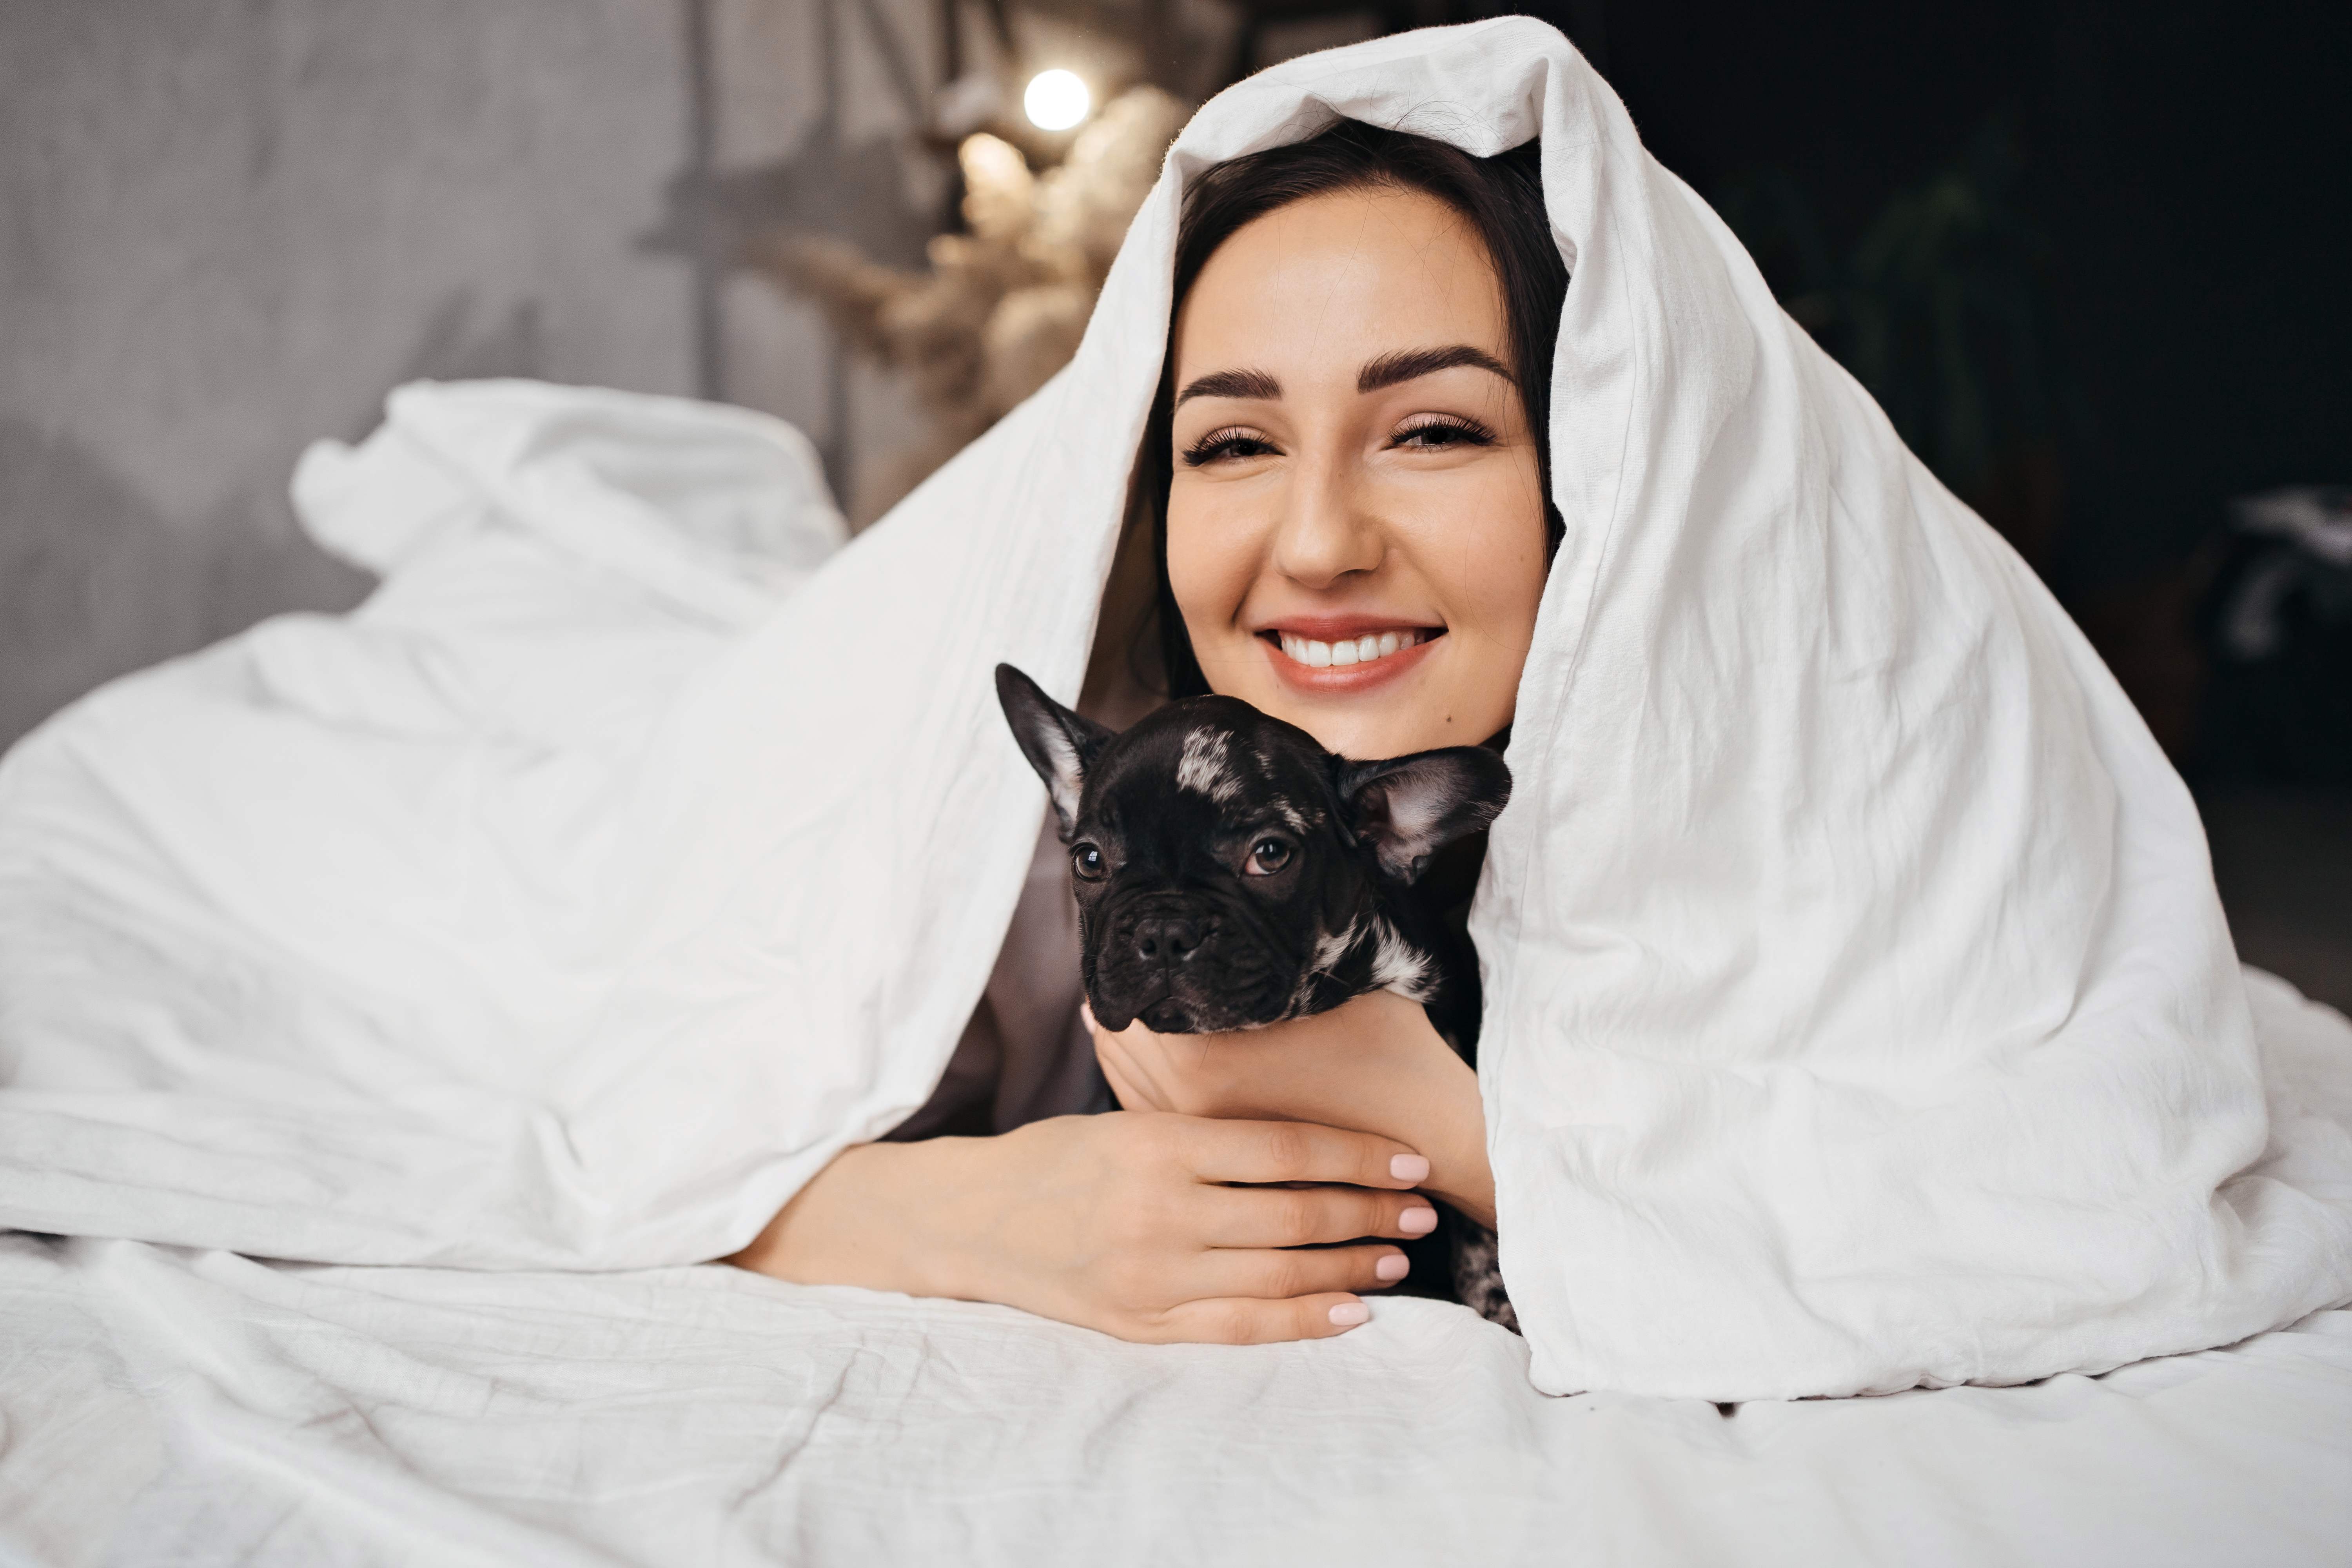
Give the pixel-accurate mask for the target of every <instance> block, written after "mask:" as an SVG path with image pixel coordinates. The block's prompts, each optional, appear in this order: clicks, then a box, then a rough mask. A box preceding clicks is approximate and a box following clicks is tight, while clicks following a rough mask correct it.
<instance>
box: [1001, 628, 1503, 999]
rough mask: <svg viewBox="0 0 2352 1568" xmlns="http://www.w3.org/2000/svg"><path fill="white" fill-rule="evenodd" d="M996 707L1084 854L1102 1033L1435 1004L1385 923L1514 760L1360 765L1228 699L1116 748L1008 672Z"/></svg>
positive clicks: (1413, 956)
mask: <svg viewBox="0 0 2352 1568" xmlns="http://www.w3.org/2000/svg"><path fill="white" fill-rule="evenodd" d="M996 691H997V696H998V698H999V700H1001V701H1002V702H1003V705H1004V715H1005V718H1006V719H1007V720H1009V721H1011V723H1012V725H1013V736H1014V738H1015V739H1016V740H1018V741H1019V742H1020V744H1021V751H1022V753H1023V754H1024V756H1026V757H1027V758H1028V759H1029V763H1030V765H1031V766H1033V767H1034V768H1035V769H1036V770H1037V773H1038V776H1039V777H1041V778H1043V779H1044V780H1045V789H1046V793H1047V794H1048V795H1051V796H1052V797H1053V803H1054V813H1055V817H1056V819H1057V820H1058V822H1059V824H1060V826H1061V834H1062V841H1063V842H1064V843H1066V844H1067V845H1068V846H1069V847H1070V871H1071V877H1072V881H1073V886H1074V888H1075V889H1076V894H1077V902H1078V923H1079V931H1080V937H1081V942H1082V945H1083V952H1084V957H1083V960H1082V962H1083V965H1084V975H1085V982H1086V989H1087V1001H1088V1002H1089V1003H1090V1004H1091V1005H1093V1007H1094V1012H1095V1016H1096V1017H1097V1019H1098V1020H1099V1021H1100V1022H1101V1023H1102V1025H1103V1026H1105V1027H1106V1028H1111V1029H1123V1028H1125V1027H1127V1026H1128V1025H1129V1023H1130V1022H1132V1021H1133V1020H1135V1019H1137V1018H1141V1019H1142V1020H1143V1021H1144V1023H1145V1024H1147V1025H1148V1026H1150V1027H1151V1028H1153V1029H1156V1030H1159V1031H1160V1032H1161V1033H1163V1034H1189V1033H1202V1032H1210V1031H1216V1030H1224V1029H1245V1028H1254V1027H1257V1026H1262V1025H1265V1024H1271V1023H1275V1022H1277V1021H1279V1020H1281V1019H1284V1018H1292V1017H1298V1016H1304V1015H1306V1014H1309V1013H1318V1012H1322V1011H1324V1010H1325V1009H1327V1008H1329V1007H1334V1006H1337V1005H1339V1003H1340V1002H1342V1001H1344V1000H1346V999H1347V998H1348V997H1349V996H1351V995H1354V994H1357V993H1359V992H1361V991H1367V990H1376V989H1382V988H1386V989H1390V990H1395V991H1400V992H1402V993H1403V994H1407V995H1410V996H1414V997H1415V998H1416V999H1418V1000H1426V999H1427V994H1428V990H1429V987H1430V985H1431V984H1432V982H1433V975H1432V974H1431V973H1430V959H1429V956H1428V955H1427V954H1425V953H1423V952H1418V951H1416V950H1415V949H1413V948H1412V945H1411V944H1410V943H1409V942H1407V941H1406V939H1405V937H1404V936H1403V934H1402V932H1400V931H1398V929H1397V928H1396V925H1395V924H1394V923H1393V922H1392V921H1391V919H1390V918H1389V917H1388V916H1387V915H1386V914H1385V913H1384V910H1385V909H1386V908H1388V907H1390V906H1389V899H1390V896H1391V895H1392V894H1393V892H1394V891H1395V890H1396V889H1401V888H1403V887H1406V886H1409V885H1410V884H1411V883H1412V880H1413V879H1415V878H1416V877H1418V876H1419V875H1420V874H1421V870H1422V868H1423V865H1425V864H1426V863H1427V861H1428V859H1429V857H1430V856H1431V855H1432V854H1433V853H1434V852H1435V851H1436V850H1438V849H1439V848H1442V847H1444V846H1445V845H1446V844H1448V843H1450V842H1452V841H1453V840H1454V839H1456V838H1459V837H1462V836H1463V835H1464V834H1466V833H1471V832H1475V831H1476V830H1477V829H1479V828H1482V827H1484V826H1486V825H1487V824H1488V823H1490V822H1492V821H1493V820H1494V819H1495V816H1496V814H1497V813H1498V812H1500V811H1501V810H1502V809H1503V806H1504V804H1505V803H1506V802H1507V801H1508V800H1509V799H1510V795H1511V775H1510V771H1509V770H1508V769H1507V768H1506V767H1505V766H1504V765H1503V761H1502V759H1501V758H1500V757H1497V756H1496V755H1495V754H1494V753H1493V752H1487V751H1484V750H1481V749H1479V748H1477V747H1473V746H1455V747H1449V748H1447V749H1445V750H1444V751H1436V752H1416V753H1415V754H1413V755H1412V756H1409V757H1397V758H1394V759H1391V760H1390V761H1387V762H1371V763H1357V762H1349V761H1348V760H1346V759H1345V758H1342V757H1337V756H1334V755H1333V754H1332V753H1330V752H1327V751H1325V750H1324V749H1323V748H1322V747H1321V746H1319V745H1318V744H1317V743H1316V742H1315V740H1314V738H1313V737H1311V736H1309V735H1308V734H1307V732H1306V731H1303V730H1300V729H1298V728H1297V727H1296V726H1294V725H1290V724H1286V723H1284V722H1282V721H1280V720H1278V719H1271V718H1268V717H1267V716H1266V715H1265V714H1264V713H1261V712H1259V711H1258V710H1256V709H1255V708H1253V707H1251V706H1250V705H1249V704H1248V703H1246V702H1243V701H1241V700H1237V699H1234V698H1231V697H1196V698H1191V699H1188V700H1184V701H1181V702H1172V703H1170V704H1169V705H1168V706H1167V707H1165V708H1162V709H1160V710H1158V711H1157V712H1155V713H1153V714H1151V715H1150V717H1149V718H1147V719H1145V720H1143V721H1141V722H1139V723H1138V724H1137V725H1135V727H1134V728H1132V729H1130V730H1127V731H1123V732H1119V733H1113V732H1112V731H1108V730H1106V729H1105V728H1103V727H1102V726H1101V725H1099V724H1097V723H1095V722H1093V721H1091V720H1088V719H1085V718H1082V717H1081V716H1079V715H1078V714H1076V713H1074V712H1072V711H1071V710H1069V709H1067V708H1065V707H1063V706H1062V705H1061V704H1060V703H1058V702H1055V700H1053V699H1052V698H1050V697H1047V696H1046V695H1045V692H1043V691H1041V690H1039V689H1038V688H1037V685H1036V683H1035V682H1034V681H1033V680H1031V679H1029V678H1028V677H1027V676H1025V675H1024V674H1022V673H1021V672H1020V671H1019V670H1017V669H1015V668H1013V667H1012V666H1011V665H1003V664H1001V665H999V666H997V667H996Z"/></svg>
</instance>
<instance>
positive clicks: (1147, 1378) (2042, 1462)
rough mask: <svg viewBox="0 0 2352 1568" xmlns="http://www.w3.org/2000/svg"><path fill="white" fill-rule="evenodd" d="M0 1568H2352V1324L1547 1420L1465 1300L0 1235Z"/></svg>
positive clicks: (1497, 1334)
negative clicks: (1038, 1293) (1867, 1387)
mask: <svg viewBox="0 0 2352 1568" xmlns="http://www.w3.org/2000/svg"><path fill="white" fill-rule="evenodd" d="M0 1324H5V1329H0V1418H4V1419H5V1428H6V1430H5V1443H0V1563H5V1564H9V1565H10V1568H15V1564H16V1563H25V1564H34V1563H38V1564H42V1565H44V1568H83V1565H92V1568H95V1565H97V1564H101V1563H115V1564H126V1565H128V1564H150V1563H176V1564H184V1565H186V1568H207V1565H211V1564H223V1565H226V1564H230V1563H236V1564H246V1565H251V1568H272V1565H281V1564H282V1565H284V1568H337V1565H341V1564H354V1565H356V1564H368V1565H371V1568H378V1565H391V1564H410V1563H414V1564H418V1565H420V1568H465V1565H470V1564H486V1565H487V1564H499V1565H501V1568H516V1565H518V1564H551V1565H553V1564H562V1565H572V1564H578V1565H582V1568H587V1565H591V1564H594V1565H599V1568H611V1565H613V1564H619V1563H640V1564H646V1565H647V1568H672V1565H676V1564H685V1563H692V1564H697V1565H698V1568H722V1565H738V1564H751V1563H779V1564H782V1563H792V1564H795V1565H799V1568H826V1565H839V1568H869V1565H872V1564H878V1563H909V1564H913V1563H924V1564H929V1563H943V1564H944V1563H954V1564H970V1565H972V1568H985V1565H992V1564H1001V1565H1003V1568H1053V1565H1055V1564H1065V1563H1066V1564H1073V1565H1075V1564H1099V1563H1121V1564H1129V1563H1136V1564H1140V1563H1165V1564H1170V1565H1177V1564H1182V1565H1188V1568H1189V1565H1192V1564H1202V1563H1217V1564H1233V1565H1236V1568H1239V1565H1246V1564H1265V1565H1267V1568H1322V1565H1326V1564H1328V1565H1332V1568H1338V1565H1341V1564H1346V1565H1350V1568H1385V1565H1390V1564H1394V1565H1398V1568H1407V1565H1410V1568H1423V1565H1426V1564H1431V1563H1465V1564H1477V1565H1479V1568H1511V1565H1514V1564H1521V1563H1528V1564H1534V1563H1546V1564H1557V1563H1572V1564H1584V1563H1593V1564H1604V1563H1605V1564H1612V1565H1618V1568H1625V1565H1638V1564H1660V1565H1668V1564H1671V1565H1673V1568H1708V1565H1711V1564H1740V1565H1743V1568H1745V1565H1756V1564H1771V1563H1785V1564H1789V1565H1790V1568H1818V1565H1820V1564H1823V1563H1901V1564H1905V1565H1906V1568H1938V1565H1944V1564H1980V1565H1989V1564H2003V1565H2024V1564H2037V1563H2042V1564H2050V1565H2052V1568H2090V1565H2096V1564H2109V1563H2112V1564H2116V1565H2118V1568H2120V1565H2124V1564H2129V1565H2130V1568H2176V1565H2177V1568H2213V1565H2214V1564H2220V1563H2247V1564H2255V1563H2259V1564H2262V1565H2263V1568H2337V1565H2340V1564H2341V1563H2343V1561H2344V1551H2345V1542H2347V1540H2352V1487H2347V1485H2346V1483H2345V1478H2346V1476H2347V1473H2352V1312H2330V1313H2323V1314H2320V1315H2318V1316H2316V1317H2315V1318H2312V1319H2310V1320H2308V1321H2305V1322H2303V1323H2301V1324H2299V1325H2297V1326H2296V1327H2295V1328H2294V1329H2291V1330H2288V1331H2281V1332H2275V1333H2270V1334H2265V1335H2263V1336H2262V1337H2261V1338H2259V1339H2256V1340H2253V1341H2251V1342H2247V1343H2244V1344H2241V1345H2238V1346H2235V1347H2232V1348H2231V1349H2227V1350H2217V1351H2210V1352H2203V1353H2200V1354H2194V1355H2188V1356H2182V1357H2179V1358H2175V1359H2172V1360H2168V1361H2161V1362H2153V1363H2142V1364H2139V1365H2137V1366H2131V1367H2126V1368H2125V1369H2123V1370H2121V1371H2118V1372H2116V1373H2109V1374H2108V1375H2106V1376H2105V1377H2101V1378H2088V1377H2082V1376H2074V1375H2068V1376H2063V1377H2058V1378H2053V1379H2052V1380H2051V1381H2050V1382H2048V1383H2046V1384H2039V1385H2036V1386H2032V1387H2021V1388H1998V1389H1990V1388H1958V1389H1947V1390H1942V1391H1937V1392H1928V1391H1924V1390H1922V1391H1914V1392H1912V1393H1907V1394H1893V1395H1889V1396H1886V1397H1884V1398H1877V1399H1862V1400H1846V1401H1828V1402H1822V1401H1811V1402H1798V1403H1790V1404H1772V1403H1751V1404H1748V1405H1739V1406H1738V1407H1737V1409H1736V1411H1735V1412H1733V1413H1731V1414H1724V1413H1722V1412H1719V1411H1718V1410H1717V1407H1716V1406H1715V1405H1709V1404H1706V1403H1704V1402H1701V1401H1696V1400H1667V1399H1651V1398H1639V1397H1634V1396H1631V1395H1623V1394H1586V1395H1581V1396H1578V1397H1574V1398H1569V1399H1553V1398H1548V1397H1546V1396H1544V1395H1542V1394H1538V1393H1536V1392H1535V1390H1534V1389H1533V1388H1531V1387H1530V1386H1529V1385H1528V1375H1527V1348H1526V1346H1525V1344H1524V1343H1523V1342H1520V1341H1518V1340H1516V1339H1514V1338H1513V1337H1512V1336H1511V1335H1509V1334H1507V1333H1506V1332H1504V1331H1502V1330H1500V1329H1496V1328H1494V1327H1492V1326H1491V1325H1488V1324H1486V1323H1484V1322H1481V1321H1478V1320H1476V1319H1475V1318H1473V1317H1472V1316H1471V1315H1470V1314H1469V1313H1467V1312H1466V1311H1465V1310H1462V1309H1460V1308H1456V1307H1451V1306H1443V1305H1439V1304H1436V1303H1433V1302H1426V1301H1399V1302H1393V1303H1390V1304H1387V1305H1384V1306H1383V1307H1382V1308H1381V1312H1380V1316H1379V1318H1378V1319H1377V1320H1376V1321H1374V1322H1373V1323H1371V1324H1370V1325H1369V1326H1368V1327H1367V1328H1365V1329H1363V1330H1361V1331H1358V1332H1356V1333H1353V1334H1349V1335H1346V1336H1344V1337H1342V1338H1340V1339H1338V1340H1332V1341H1327V1342H1318V1343H1312V1344H1298V1345H1286V1346H1272V1347H1265V1348H1251V1349H1227V1348H1222V1347H1175V1348H1160V1347H1148V1348H1144V1347H1136V1346H1130V1345H1123V1344H1120V1343H1118V1342H1116V1341H1112V1340H1109V1339H1106V1338H1104V1337H1102V1336H1100V1335H1097V1334H1093V1333H1089V1332H1087V1331H1083V1330H1077V1329H1070V1328H1066V1327H1063V1326H1062V1325H1060V1324H1056V1323H1051V1322H1046V1321H1043V1320H1040V1319H1035V1318H1031V1317H1028V1316H1026V1315H1024V1314H1022V1313H1019V1312H1014V1311H1011V1310H1005V1309H1002V1308H993V1307H983V1306H971V1305H963V1304H960V1303H952V1302H924V1301H915V1300H908V1299H906V1298H903V1297H895V1296H874V1295H867V1294H866V1293H864V1292H860V1291H854V1290H825V1289H796V1288H793V1287H790V1286H784V1285H779V1284H777V1283H775V1282H774V1281H772V1280H767V1279H759V1278H756V1277H753V1276H748V1275H744V1274H741V1273H739V1272H737V1271H735V1270H731V1269H728V1268H720V1267H715V1266H711V1267H704V1268H681V1269H661V1270H653V1271H648V1272H645V1273H630V1274H614V1275H604V1276H594V1275H577V1274H544V1273H524V1274H504V1275H499V1274H478V1273H467V1272H463V1271H459V1270H454V1269H418V1268H333V1267H306V1266H298V1265H286V1264H279V1265H269V1264H263V1263H257V1262H253V1261H251V1260H248V1259H246V1258H237V1257H236V1256H234V1255H231V1254H227V1253H219V1252H213V1253H187V1252H181V1251H176V1250H173V1249H169V1248H162V1247H149V1246H145V1245H142V1244H141V1243H136V1242H89V1241H84V1242H75V1243H70V1244H57V1245H47V1244H42V1243H39V1242H36V1241H33V1240H31V1239H29V1238H25V1237H15V1238H8V1237H0Z"/></svg>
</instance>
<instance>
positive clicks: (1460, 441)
mask: <svg viewBox="0 0 2352 1568" xmlns="http://www.w3.org/2000/svg"><path fill="white" fill-rule="evenodd" d="M1494 439H1495V437H1493V435H1491V434H1490V433H1489V432H1488V431H1487V430H1486V427H1485V426H1481V425H1474V424H1472V423H1471V422H1470V421H1469V420H1466V419H1453V418H1436V419H1430V420H1426V421H1424V422H1423V423H1421V424H1418V425H1408V426H1405V427H1404V428H1403V429H1402V430H1400V431H1398V432H1397V435H1396V445H1398V446H1400V447H1411V448H1414V449H1417V450H1420V451H1423V452H1437V451H1443V450H1444V449H1445V448H1446V447H1485V446H1490V445H1492V444H1493V442H1494Z"/></svg>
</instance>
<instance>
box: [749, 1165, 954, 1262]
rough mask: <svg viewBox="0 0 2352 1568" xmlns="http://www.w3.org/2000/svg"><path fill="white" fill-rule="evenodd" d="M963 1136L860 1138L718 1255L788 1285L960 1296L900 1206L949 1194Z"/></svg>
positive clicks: (918, 1228)
mask: <svg viewBox="0 0 2352 1568" xmlns="http://www.w3.org/2000/svg"><path fill="white" fill-rule="evenodd" d="M966 1142H971V1141H970V1140H968V1139H961V1138H934V1139H929V1140H926V1141H924V1142H919V1143H860V1144H856V1145H855V1146H853V1147H851V1148H847V1149H845V1150H843V1151H842V1152H840V1153H839V1154H836V1155H835V1156H834V1158H833V1161H832V1163H829V1164H828V1165H826V1166H825V1167H824V1170H822V1171H819V1172H818V1173H816V1174H815V1175H814V1177H812V1178H811V1179H810V1181H809V1184H808V1185H806V1186H804V1187H803V1188H802V1189H801V1190H800V1191H799V1192H798V1193H797V1194H794V1195H793V1200H792V1201H791V1202H790V1203H788V1204H786V1205H784V1206H783V1207H782V1209H781V1210H779V1211H778V1212H777V1214H776V1217H775V1218H774V1219H772V1220H770V1221H769V1222H768V1226H767V1228H766V1229H764V1230H762V1231H761V1233H760V1235H759V1237H758V1238H757V1239H755V1240H754V1241H753V1242H752V1243H751V1246H749V1247H745V1248H744V1249H743V1250H742V1251H740V1252H739V1253H737V1254H735V1255H734V1256H733V1257H731V1258H728V1259H726V1261H728V1262H730V1263H732V1264H735V1265H736V1266H738V1267H739V1268H750V1269H752V1270H754V1271H756V1272H758V1273H761V1274H766V1275H771V1276H772V1277H774V1278H775V1279H788V1280H791V1281H792V1282H793V1284H796V1285H859V1286H863V1287H865V1288H866V1289H869V1290H898V1291H903V1292H905V1293H906V1294H908V1295H910V1296H951V1295H955V1294H957V1293H958V1292H957V1291H956V1290H955V1289H953V1281H952V1279H950V1276H951V1274H952V1269H951V1268H950V1267H947V1266H946V1265H947V1263H948V1260H947V1259H946V1258H943V1257H942V1256H941V1255H940V1251H939V1249H938V1248H937V1247H934V1246H932V1245H930V1244H929V1242H928V1241H927V1240H926V1238H925V1237H923V1235H922V1230H923V1227H921V1226H917V1225H910V1224H908V1217H909V1215H908V1200H909V1199H910V1198H911V1197H914V1196H915V1195H917V1194H921V1193H923V1192H925V1191H927V1190H928V1191H929V1192H930V1193H932V1194H934V1205H933V1206H934V1207H936V1194H938V1193H939V1192H940V1190H942V1188H943V1187H945V1188H948V1189H949V1190H951V1184H952V1183H953V1181H954V1173H953V1170H952V1167H953V1165H954V1164H955V1163H956V1161H957V1159H958V1156H959V1154H960V1153H961V1151H960V1150H959V1149H958V1148H957V1147H956V1146H957V1145H959V1144H962V1143H966Z"/></svg>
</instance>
